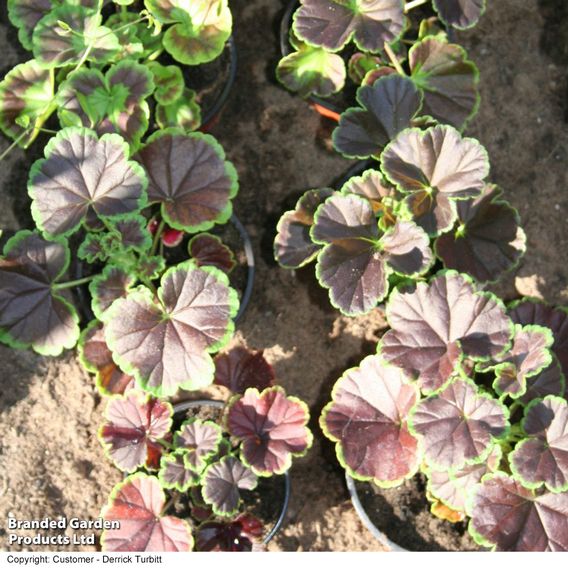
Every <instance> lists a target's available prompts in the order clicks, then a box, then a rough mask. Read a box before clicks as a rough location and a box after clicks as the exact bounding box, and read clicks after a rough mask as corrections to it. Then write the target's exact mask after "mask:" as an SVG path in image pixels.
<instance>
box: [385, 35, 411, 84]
mask: <svg viewBox="0 0 568 568" xmlns="http://www.w3.org/2000/svg"><path fill="white" fill-rule="evenodd" d="M385 52H386V54H387V55H388V56H389V59H390V60H391V63H392V64H393V66H394V68H395V69H396V70H397V72H398V74H399V75H402V76H403V77H406V73H405V72H404V69H403V68H402V65H401V64H400V61H399V60H398V58H397V56H396V54H395V52H394V51H393V50H392V47H391V46H390V45H389V44H388V43H387V42H386V41H385Z"/></svg>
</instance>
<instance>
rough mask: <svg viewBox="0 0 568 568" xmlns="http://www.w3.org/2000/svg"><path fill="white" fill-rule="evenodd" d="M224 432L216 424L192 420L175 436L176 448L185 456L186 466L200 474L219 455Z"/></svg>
mask: <svg viewBox="0 0 568 568" xmlns="http://www.w3.org/2000/svg"><path fill="white" fill-rule="evenodd" d="M222 437H223V432H222V430H221V428H220V426H218V425H217V424H215V422H211V421H206V422H204V421H203V420H198V419H194V418H191V419H189V420H186V421H185V422H184V423H183V424H182V425H181V427H180V429H179V430H178V431H177V432H176V434H175V436H174V446H175V447H176V448H177V450H179V451H182V452H183V454H184V461H185V465H186V466H187V467H189V468H190V469H192V470H193V471H195V472H196V473H200V472H202V471H203V469H204V468H205V466H206V465H207V460H208V459H209V458H211V457H212V456H214V455H215V454H216V453H217V450H218V447H219V444H220V443H221V440H222Z"/></svg>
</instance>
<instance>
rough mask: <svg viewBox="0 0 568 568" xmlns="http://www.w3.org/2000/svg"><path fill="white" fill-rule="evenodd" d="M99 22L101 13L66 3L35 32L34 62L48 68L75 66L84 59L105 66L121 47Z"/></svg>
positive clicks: (107, 29) (43, 19) (51, 13)
mask: <svg viewBox="0 0 568 568" xmlns="http://www.w3.org/2000/svg"><path fill="white" fill-rule="evenodd" d="M101 20H102V16H101V14H100V12H98V11H96V10H89V9H87V8H85V7H83V6H76V5H73V4H69V3H67V4H62V5H60V6H58V7H56V8H55V9H54V10H51V11H50V12H49V13H48V14H47V15H46V16H44V17H43V18H42V19H41V20H40V21H39V22H38V23H37V25H36V26H35V28H34V31H33V37H32V41H33V52H34V58H35V59H36V60H37V62H38V63H39V64H40V65H42V66H45V67H49V68H52V67H64V66H66V65H77V64H78V63H79V62H80V61H82V59H83V58H84V57H86V59H87V61H92V62H95V63H98V64H102V63H107V62H108V61H109V60H110V59H112V58H113V57H114V56H115V55H116V54H117V53H118V51H119V49H120V44H119V42H118V38H117V37H116V35H115V34H114V33H113V31H112V30H110V29H109V28H107V27H105V26H101ZM60 22H61V23H63V24H64V26H65V27H62V26H61V24H60ZM65 28H67V29H65ZM68 28H71V30H72V31H71V30H69V29H68Z"/></svg>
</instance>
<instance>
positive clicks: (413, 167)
mask: <svg viewBox="0 0 568 568" xmlns="http://www.w3.org/2000/svg"><path fill="white" fill-rule="evenodd" d="M381 162H382V168H383V172H384V173H385V175H386V177H387V178H388V180H389V181H391V182H392V183H394V184H396V185H397V186H398V188H399V189H400V190H401V191H402V192H404V193H410V195H409V196H408V197H407V198H406V200H405V203H406V207H407V209H408V210H409V211H410V213H411V214H412V216H413V218H414V220H415V221H416V223H417V224H418V225H420V226H421V227H422V228H424V229H425V230H426V231H427V232H428V233H429V234H433V235H438V234H439V233H441V232H444V231H447V230H448V229H449V228H450V227H451V226H452V225H453V223H454V221H455V219H456V211H455V204H454V203H453V202H452V201H450V200H453V199H466V198H469V197H476V196H478V195H479V194H480V193H481V192H482V190H483V189H484V188H485V181H484V180H485V178H486V177H487V175H488V174H489V161H488V158H487V152H486V151H485V149H484V148H483V147H482V146H481V145H480V144H479V143H478V142H477V141H476V140H473V139H472V138H462V137H461V135H460V133H459V132H458V131H457V130H455V129H454V128H452V127H451V126H435V127H433V128H429V129H428V130H426V131H424V132H421V131H420V130H417V129H409V130H405V131H404V132H402V133H401V134H399V136H398V137H397V138H396V139H395V140H394V141H393V142H391V143H390V144H389V145H388V146H387V147H386V148H385V151H384V152H383V154H382V155H381Z"/></svg>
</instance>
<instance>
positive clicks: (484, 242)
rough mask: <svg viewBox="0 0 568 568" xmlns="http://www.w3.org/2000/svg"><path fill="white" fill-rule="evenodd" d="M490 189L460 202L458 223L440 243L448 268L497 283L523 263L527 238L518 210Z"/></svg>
mask: <svg viewBox="0 0 568 568" xmlns="http://www.w3.org/2000/svg"><path fill="white" fill-rule="evenodd" d="M500 195H501V192H500V190H498V189H497V188H496V186H494V185H488V186H486V187H485V189H484V190H483V192H482V194H481V195H480V196H479V197H478V198H476V199H470V200H463V201H458V202H457V204H456V205H457V214H458V222H457V224H456V226H455V227H454V229H453V231H450V232H449V233H446V234H444V235H441V236H440V237H439V238H438V240H437V241H436V254H437V255H438V256H439V257H440V258H441V260H442V262H443V263H444V266H446V267H447V268H454V269H455V270H458V271H459V272H466V273H467V274H469V275H471V276H473V277H474V278H475V279H476V280H478V281H479V282H493V281H495V280H497V279H498V278H499V277H500V276H501V275H502V274H503V273H504V272H507V271H508V270H511V269H512V268H513V267H514V266H516V264H517V263H518V262H519V260H520V258H521V257H522V256H523V254H524V253H525V250H526V236H525V232H524V231H523V229H522V228H521V220H520V218H519V214H518V213H517V211H516V209H514V208H513V207H511V206H510V205H509V204H508V203H507V202H506V201H502V200H500V199H499V197H500Z"/></svg>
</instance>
